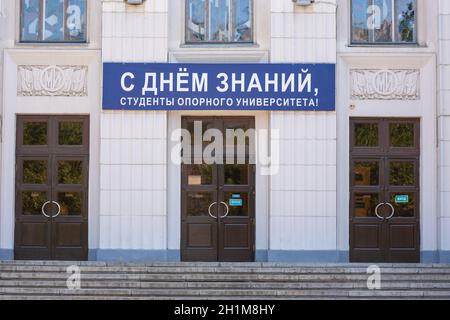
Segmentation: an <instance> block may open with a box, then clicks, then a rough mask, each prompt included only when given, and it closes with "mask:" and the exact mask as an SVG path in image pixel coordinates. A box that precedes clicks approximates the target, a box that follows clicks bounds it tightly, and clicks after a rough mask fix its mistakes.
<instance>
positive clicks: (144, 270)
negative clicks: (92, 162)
mask: <svg viewBox="0 0 450 320" xmlns="http://www.w3.org/2000/svg"><path fill="white" fill-rule="evenodd" d="M68 266H70V265H64V266H62V265H59V266H36V265H1V264H0V272H16V273H18V272H35V271H39V272H40V273H45V272H49V273H54V272H59V273H65V272H66V270H67V267H68ZM80 270H81V272H82V273H86V274H88V273H99V272H101V273H124V272H126V273H128V274H151V273H155V274H161V273H164V274H171V273H173V274H179V273H191V274H197V273H202V274H205V273H211V274H215V273H221V274H256V273H257V274H280V273H281V274H289V275H290V274H294V275H295V274H330V273H333V274H366V273H367V269H366V268H355V267H352V268H350V267H349V268H341V267H337V268H331V267H323V268H319V267H309V268H308V267H289V268H287V267H279V268H275V267H264V268H261V267H260V268H255V267H248V268H245V267H197V268H195V267H183V268H180V267H156V266H155V267H146V266H130V267H127V266H105V267H101V266H81V267H80ZM381 272H382V273H383V274H405V275H407V274H412V275H416V274H443V275H448V276H449V277H450V268H403V267H399V268H392V267H386V268H381Z"/></svg>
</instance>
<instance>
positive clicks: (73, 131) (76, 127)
mask: <svg viewBox="0 0 450 320" xmlns="http://www.w3.org/2000/svg"><path fill="white" fill-rule="evenodd" d="M58 141H59V142H58V144H59V145H60V146H63V145H66V146H80V145H83V123H82V122H60V123H59V140H58Z"/></svg>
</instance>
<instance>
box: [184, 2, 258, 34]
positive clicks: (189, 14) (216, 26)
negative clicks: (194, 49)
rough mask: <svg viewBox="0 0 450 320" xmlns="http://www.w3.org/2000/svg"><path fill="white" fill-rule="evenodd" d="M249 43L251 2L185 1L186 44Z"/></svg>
mask: <svg viewBox="0 0 450 320" xmlns="http://www.w3.org/2000/svg"><path fill="white" fill-rule="evenodd" d="M252 41H253V19H252V0H186V42H188V43H250V42H252Z"/></svg>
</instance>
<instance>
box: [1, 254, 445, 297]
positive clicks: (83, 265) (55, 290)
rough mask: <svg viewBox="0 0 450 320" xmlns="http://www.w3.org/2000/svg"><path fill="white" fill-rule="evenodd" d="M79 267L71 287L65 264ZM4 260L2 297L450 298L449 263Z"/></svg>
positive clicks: (2, 264)
mask: <svg viewBox="0 0 450 320" xmlns="http://www.w3.org/2000/svg"><path fill="white" fill-rule="evenodd" d="M70 265H77V266H79V268H80V270H81V281H80V284H81V289H68V288H67V279H68V277H69V276H70V274H68V273H66V271H67V267H68V266H70ZM367 266H368V265H367V264H320V265H319V264H282V263H239V264H238V263H152V264H128V263H127V264H120V263H105V262H78V263H70V262H55V261H4V262H1V261H0V300H2V299H21V300H23V299H39V300H42V299H47V300H48V299H70V300H74V299H89V300H93V299H101V300H103V299H202V300H203V299H271V300H273V299H275V300H276V299H396V298H408V299H450V265H418V264H411V265H403V264H401V265H400V264H382V265H380V268H381V290H368V289H367V279H368V277H369V275H368V274H367V269H366V268H367Z"/></svg>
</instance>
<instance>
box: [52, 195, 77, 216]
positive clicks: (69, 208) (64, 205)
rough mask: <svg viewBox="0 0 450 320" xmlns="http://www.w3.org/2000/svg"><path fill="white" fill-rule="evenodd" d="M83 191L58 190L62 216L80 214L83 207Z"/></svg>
mask: <svg viewBox="0 0 450 320" xmlns="http://www.w3.org/2000/svg"><path fill="white" fill-rule="evenodd" d="M82 197H83V194H82V193H81V192H58V203H59V205H60V206H61V215H62V216H79V215H81V208H82Z"/></svg>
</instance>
